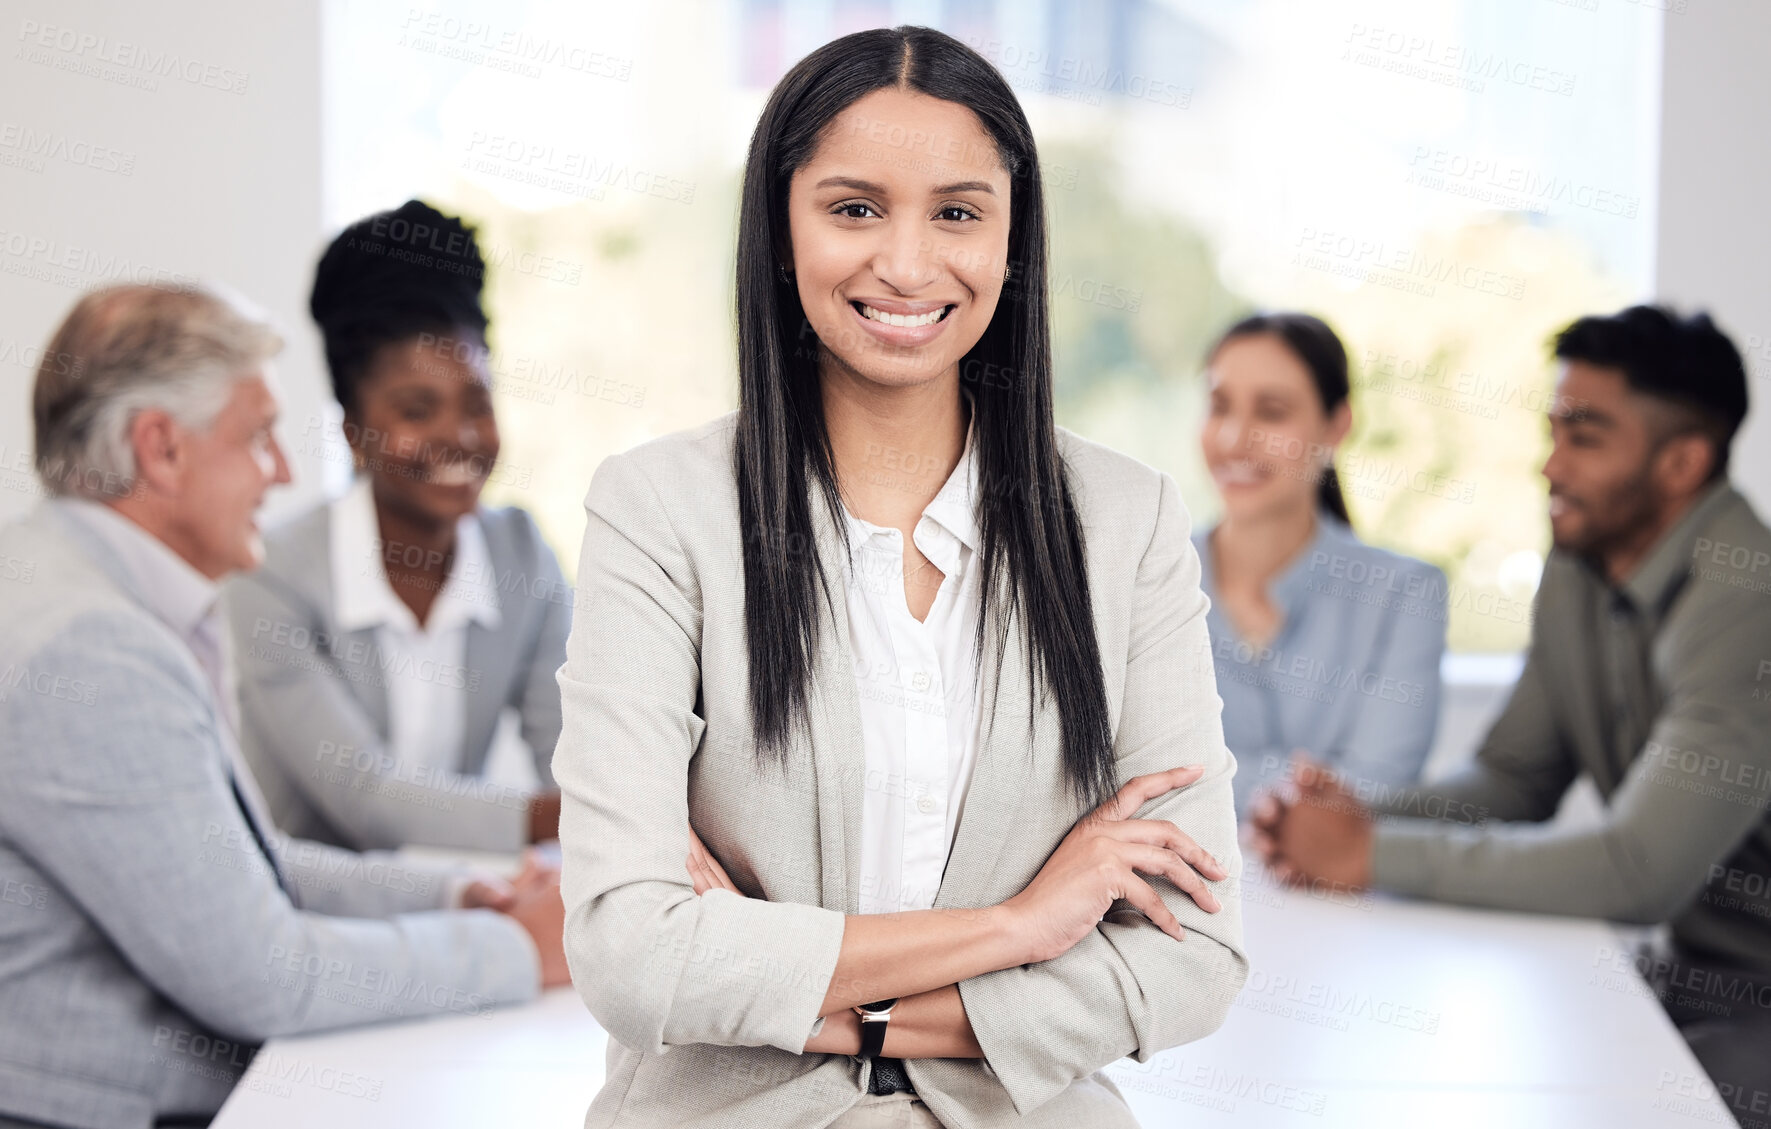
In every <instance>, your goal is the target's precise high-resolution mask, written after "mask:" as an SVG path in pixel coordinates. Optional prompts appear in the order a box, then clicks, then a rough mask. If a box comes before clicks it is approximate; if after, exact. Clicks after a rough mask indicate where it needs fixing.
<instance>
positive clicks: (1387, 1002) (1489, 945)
mask: <svg viewBox="0 0 1771 1129" xmlns="http://www.w3.org/2000/svg"><path fill="white" fill-rule="evenodd" d="M1243 900H1244V907H1245V909H1244V912H1245V922H1246V938H1247V943H1248V948H1249V952H1250V956H1251V960H1252V965H1253V971H1252V972H1251V974H1250V977H1249V982H1248V984H1247V986H1246V987H1245V988H1244V989H1243V992H1242V994H1241V996H1240V997H1238V1000H1237V1004H1236V1006H1235V1007H1233V1008H1231V1011H1230V1016H1229V1018H1228V1020H1227V1021H1226V1022H1225V1023H1224V1025H1223V1027H1222V1028H1221V1029H1220V1030H1218V1031H1217V1032H1216V1033H1214V1034H1213V1035H1211V1036H1209V1037H1208V1038H1205V1039H1202V1040H1200V1041H1198V1042H1196V1043H1192V1044H1189V1045H1187V1046H1182V1047H1177V1048H1175V1049H1173V1050H1171V1051H1167V1052H1164V1053H1163V1054H1160V1055H1157V1056H1156V1057H1155V1058H1153V1059H1152V1060H1151V1061H1150V1062H1148V1063H1138V1062H1135V1061H1133V1060H1130V1059H1125V1060H1122V1061H1120V1062H1118V1063H1115V1064H1114V1065H1113V1066H1110V1067H1108V1074H1109V1076H1111V1077H1112V1078H1113V1079H1114V1081H1115V1082H1116V1083H1117V1084H1118V1085H1119V1087H1120V1089H1121V1090H1122V1091H1123V1092H1124V1093H1125V1095H1126V1099H1127V1100H1128V1101H1129V1102H1130V1103H1131V1105H1132V1108H1133V1110H1134V1111H1135V1112H1136V1113H1137V1116H1138V1119H1139V1121H1140V1123H1141V1124H1143V1125H1145V1126H1148V1127H1151V1129H1156V1127H1164V1129H1166V1127H1169V1126H1179V1125H1188V1126H1194V1125H1198V1126H1218V1125H1224V1126H1228V1125H1235V1126H1237V1127H1238V1129H1260V1127H1268V1126H1272V1127H1279V1126H1298V1127H1311V1129H1338V1127H1341V1126H1347V1127H1358V1129H1370V1127H1373V1126H1392V1125H1393V1126H1413V1125H1431V1126H1433V1129H1463V1127H1465V1126H1468V1127H1471V1129H1476V1127H1480V1129H1495V1127H1496V1126H1505V1127H1506V1129H1534V1127H1538V1126H1542V1127H1544V1129H1575V1127H1582V1126H1594V1127H1603V1129H1634V1127H1637V1126H1641V1127H1649V1126H1653V1127H1656V1129H1659V1127H1663V1126H1687V1125H1697V1124H1699V1123H1702V1124H1707V1125H1714V1126H1722V1127H1729V1126H1732V1125H1733V1124H1734V1121H1733V1119H1732V1117H1730V1115H1729V1114H1728V1111H1727V1110H1726V1108H1725V1107H1724V1106H1723V1105H1722V1104H1721V1103H1720V1101H1719V1100H1718V1099H1717V1098H1716V1096H1715V1092H1714V1090H1713V1088H1712V1087H1711V1086H1710V1085H1709V1082H1708V1080H1707V1078H1705V1076H1704V1074H1703V1071H1702V1068H1701V1067H1699V1066H1698V1064H1697V1062H1696V1060H1695V1059H1694V1058H1693V1057H1692V1056H1691V1053H1690V1051H1689V1050H1688V1049H1687V1048H1686V1046H1685V1043H1684V1042H1683V1040H1682V1039H1681V1038H1680V1037H1679V1034H1678V1032H1677V1030H1675V1029H1674V1027H1673V1025H1672V1023H1671V1022H1670V1021H1669V1020H1668V1019H1667V1018H1666V1015H1665V1013H1664V1012H1662V1010H1661V1008H1660V1005H1659V1004H1658V1003H1657V1002H1656V1001H1655V1000H1654V998H1653V997H1652V996H1650V995H1649V994H1648V992H1647V989H1646V988H1645V987H1644V986H1643V984H1642V983H1641V981H1640V980H1639V978H1637V977H1636V975H1635V974H1634V972H1633V971H1631V970H1630V969H1629V967H1628V965H1627V962H1626V961H1625V960H1624V959H1623V958H1621V957H1616V956H1614V954H1618V953H1621V952H1623V951H1624V944H1623V941H1622V939H1621V938H1620V937H1619V935H1618V934H1617V933H1615V932H1614V931H1613V930H1612V929H1611V928H1610V927H1609V926H1607V925H1605V924H1604V923H1602V922H1593V921H1582V920H1573V919H1563V918H1548V917H1532V916H1524V915H1518V914H1504V913H1493V912H1487V911H1481V910H1468V909H1461V908H1458V907H1453V906H1441V905H1429V904H1424V903H1417V902H1406V901H1400V900H1394V899H1390V898H1385V897H1381V896H1377V897H1373V896H1365V897H1361V898H1356V899H1355V898H1351V897H1347V896H1344V895H1342V896H1331V897H1318V896H1313V895H1311V894H1308V893H1303V892H1298V891H1291V890H1283V889H1278V888H1276V887H1274V886H1273V885H1271V884H1270V883H1268V882H1267V881H1266V880H1265V879H1264V878H1263V877H1261V876H1260V875H1259V874H1258V873H1255V872H1251V875H1250V879H1249V881H1248V882H1247V883H1245V886H1244V890H1243ZM1620 970H1621V971H1620ZM606 1043H607V1036H606V1035H605V1034H604V1033H603V1031H602V1030H601V1028H599V1027H598V1026H597V1024H596V1022H595V1020H593V1019H592V1018H591V1017H590V1015H589V1014H588V1013H587V1012H586V1011H585V1009H584V1006H583V1004H582V1003H581V1002H580V1001H579V999H578V997H577V996H576V994H574V993H573V992H572V991H571V990H570V989H557V990H555V991H552V992H549V993H547V994H546V995H544V996H543V997H542V998H541V999H540V1000H538V1001H536V1002H535V1003H533V1004H529V1005H527V1006H524V1007H515V1008H505V1009H501V1010H497V1011H494V1012H491V1013H489V1014H486V1015H482V1016H478V1017H468V1016H461V1017H449V1018H445V1019H434V1020H424V1021H415V1022H405V1023H394V1024H385V1025H380V1026H376V1027H366V1028H359V1029H355V1030H351V1031H344V1032H338V1033H333V1034H324V1035H310V1036H303V1037H299V1038H290V1039H275V1040H272V1041H271V1042H270V1043H268V1044H267V1045H266V1046H265V1047H264V1049H263V1050H262V1051H260V1052H259V1055H258V1057H257V1058H256V1059H255V1060H254V1062H253V1064H252V1066H251V1068H250V1069H249V1070H248V1072H247V1074H246V1076H245V1078H244V1079H243V1080H242V1082H241V1083H240V1085H239V1087H238V1088H237V1089H236V1090H235V1091H234V1093H233V1095H232V1097H230V1098H229V1099H228V1102H227V1105H226V1106H224V1107H223V1109H222V1111H221V1113H220V1115H219V1116H218V1117H217V1118H216V1120H215V1122H214V1127H215V1129H284V1127H290V1129H309V1127H312V1126H324V1127H325V1129H357V1127H359V1126H360V1127H363V1129H371V1127H373V1129H383V1127H385V1126H387V1125H398V1126H406V1125H423V1126H426V1127H427V1129H452V1127H456V1126H462V1127H466V1126H473V1127H479V1126H505V1125H521V1126H525V1127H534V1129H543V1127H551V1126H560V1127H572V1129H576V1127H577V1126H579V1125H581V1124H582V1123H583V1118H584V1112H585V1109H586V1108H587V1107H588V1106H589V1103H590V1099H591V1097H592V1095H594V1094H595V1093H596V1091H597V1088H598V1087H599V1086H601V1084H602V1080H603V1052H604V1049H605V1046H606ZM1079 1129H1086V1127H1079Z"/></svg>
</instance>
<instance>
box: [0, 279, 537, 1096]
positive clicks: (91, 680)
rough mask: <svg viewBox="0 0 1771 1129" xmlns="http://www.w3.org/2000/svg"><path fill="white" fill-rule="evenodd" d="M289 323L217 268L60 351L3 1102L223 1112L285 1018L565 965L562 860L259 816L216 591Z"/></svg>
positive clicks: (245, 563) (465, 1003)
mask: <svg viewBox="0 0 1771 1129" xmlns="http://www.w3.org/2000/svg"><path fill="white" fill-rule="evenodd" d="M280 346H281V342H280V341H279V340H278V338H277V336H276V334H275V333H274V332H273V331H272V330H271V329H270V328H269V327H268V326H267V325H266V324H264V322H263V321H262V320H260V319H258V318H256V317H254V316H252V315H251V314H249V313H247V312H246V311H244V310H243V309H242V308H241V307H240V305H239V304H238V303H236V302H233V301H230V300H228V299H225V298H223V297H222V296H220V295H219V294H217V293H214V292H212V291H209V290H204V289H199V288H194V287H176V288H150V287H142V286H124V287H116V288H111V289H106V290H101V291H97V292H95V293H92V294H89V295H87V296H86V297H84V298H83V299H81V301H80V302H79V303H78V304H77V305H76V306H75V307H74V309H73V311H72V313H70V314H69V315H68V318H67V320H66V321H65V322H64V323H63V324H62V326H61V328H60V329H59V330H58V332H57V333H56V335H55V337H54V339H53V341H52V342H51V343H50V345H49V347H48V348H47V349H46V350H45V354H44V356H45V361H44V363H43V365H42V366H41V368H40V370H39V372H38V374H37V380H36V385H35V389H34V399H33V413H34V422H35V428H36V466H37V472H38V476H39V478H40V479H41V480H42V482H43V485H44V487H45V488H46V490H47V492H48V493H49V495H50V498H49V499H48V500H47V501H45V502H44V503H43V504H42V505H40V506H39V507H38V508H37V509H36V510H35V511H34V512H33V513H32V514H31V515H30V516H29V517H27V518H26V519H24V520H23V521H20V522H18V523H16V524H13V525H11V526H8V527H6V528H5V529H3V530H0V766H3V767H0V774H3V779H4V781H5V784H4V787H0V1125H52V1126H78V1127H91V1129H100V1127H107V1129H108V1127H123V1126H127V1127H146V1126H150V1125H168V1124H202V1123H205V1122H206V1121H207V1120H208V1118H209V1116H210V1115H212V1114H213V1113H214V1112H215V1110H217V1109H218V1108H219V1107H220V1105H221V1102H222V1101H223V1099H224V1098H225V1097H226V1096H227V1094H228V1091H229V1089H230V1088H231V1087H232V1086H233V1084H234V1082H235V1081H236V1080H237V1079H238V1077H239V1075H240V1073H241V1071H242V1069H243V1068H244V1066H245V1065H246V1064H247V1063H248V1062H249V1061H250V1059H251V1054H252V1050H253V1048H254V1047H255V1046H256V1045H257V1044H258V1043H260V1042H262V1041H264V1040H265V1039H268V1038H270V1037H272V1036H278V1035H289V1034H294V1033H298V1032H304V1031H315V1030H320V1029H323V1028H330V1027H341V1026H348V1025H354V1024H362V1023H369V1022H374V1021H377V1020H383V1019H388V1018H392V1017H396V1016H416V1015H432V1014H447V1013H451V1012H453V1013H462V1014H475V1013H478V1012H480V1011H483V1010H484V1009H487V1008H490V1007H492V1006H495V1005H497V1004H501V1003H507V1002H515V1001H520V1000H526V999H528V998H530V997H532V996H534V995H535V993H536V992H537V990H538V989H539V988H541V987H544V986H551V985H555V984H564V983H566V982H567V980H568V977H567V972H566V968H565V962H564V956H563V954H562V952H561V929H562V920H563V910H562V907H561V903H560V897H559V892H558V877H557V874H554V873H552V872H550V871H544V870H541V869H539V868H534V867H531V868H530V869H528V870H526V871H525V873H524V874H523V875H522V876H520V877H519V878H518V879H517V880H515V881H514V882H512V883H501V882H497V881H478V882H469V881H467V880H466V879H465V878H464V877H463V876H462V875H461V874H460V873H459V872H457V871H453V870H448V869H443V868H436V867H422V866H417V865H412V864H409V863H404V862H402V861H401V860H400V859H398V858H396V857H391V856H386V855H376V854H357V853H354V852H349V851H343V850H339V849H336V848H333V847H328V846H320V845H318V844H312V843H303V842H293V841H281V840H280V839H279V837H278V836H277V835H276V834H275V830H274V828H273V827H272V826H271V825H270V823H269V822H268V820H267V819H266V817H265V816H264V814H263V811H262V801H261V800H260V799H259V797H258V794H257V789H256V787H255V786H254V784H253V782H252V778H251V776H250V774H249V773H248V772H247V770H246V768H245V766H244V764H243V763H242V761H241V759H240V755H239V752H238V749H237V747H236V744H235V738H234V730H235V723H236V718H235V716H234V707H233V704H232V692H231V685H230V677H229V672H228V660H227V652H226V643H225V641H224V640H225V633H224V632H223V630H222V625H221V621H220V617H219V613H218V611H217V608H216V602H217V582H218V581H220V580H221V579H222V578H223V577H224V576H226V575H227V574H228V573H230V572H234V571H237V570H242V569H250V568H253V567H255V566H256V565H257V564H258V563H259V561H260V559H261V558H262V555H263V547H262V545H261V542H260V538H259V533H258V527H257V524H256V521H255V514H256V512H257V510H258V507H259V504H260V502H261V501H262V500H263V498H264V495H265V493H266V491H267V490H268V489H269V488H270V487H272V486H274V485H277V484H280V483H285V482H288V481H289V468H288V466H287V464H286V463H285V462H284V459H283V453H282V451H281V449H280V448H279V447H278V444H277V440H276V437H275V434H274V430H273V429H274V425H275V423H276V416H277V398H276V394H275V392H274V391H273V388H272V386H271V384H270V382H269V379H268V371H267V366H268V362H269V360H270V358H271V357H272V356H273V355H274V354H275V353H276V352H277V351H278V349H279V348H280ZM70 357H71V358H77V360H78V363H76V364H65V363H60V362H59V361H56V362H54V363H52V360H51V359H53V358H70ZM496 911H502V912H496ZM8 1119H11V1120H8Z"/></svg>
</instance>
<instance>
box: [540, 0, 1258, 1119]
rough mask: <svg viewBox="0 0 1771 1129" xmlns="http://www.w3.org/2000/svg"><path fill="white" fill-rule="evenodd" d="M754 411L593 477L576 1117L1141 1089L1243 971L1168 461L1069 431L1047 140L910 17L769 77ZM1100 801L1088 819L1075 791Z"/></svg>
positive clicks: (1054, 1104) (1226, 808)
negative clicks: (597, 1066)
mask: <svg viewBox="0 0 1771 1129" xmlns="http://www.w3.org/2000/svg"><path fill="white" fill-rule="evenodd" d="M739 232H740V234H739V244H738V251H737V295H738V353H739V371H740V407H739V409H738V411H737V412H736V413H733V414H730V415H727V416H724V417H721V418H719V419H717V420H714V421H713V422H711V423H709V424H707V425H705V426H702V427H700V428H698V429H695V430H692V431H688V432H683V433H679V434H675V435H671V436H667V437H665V438H662V439H659V440H655V441H653V442H650V443H646V444H644V445H642V446H640V447H638V448H636V449H634V450H632V451H629V452H627V453H626V454H624V455H620V456H616V457H613V458H610V459H607V460H605V461H604V462H603V464H602V465H601V466H600V467H599V468H598V470H597V472H596V474H595V476H594V477H593V479H592V482H591V485H590V491H589V495H588V497H587V498H586V502H585V508H586V514H587V522H586V531H585V541H584V553H583V557H582V566H581V567H582V572H581V578H580V590H579V599H580V600H581V604H580V610H579V613H578V618H577V622H576V624H575V626H574V629H573V632H572V636H571V639H570V642H569V645H568V652H567V661H566V665H565V667H564V668H563V669H562V670H561V672H560V686H561V691H562V698H563V704H564V713H565V728H564V730H563V731H562V734H561V738H560V744H559V747H558V750H557V752H556V754H555V757H554V772H555V775H556V776H557V778H558V779H559V781H560V786H561V789H562V794H563V804H562V812H561V821H560V842H561V848H562V853H563V859H564V866H563V872H562V881H563V886H562V889H563V893H564V895H565V900H566V906H567V922H566V949H567V952H568V959H569V961H570V963H571V965H572V971H573V979H574V983H575V984H576V985H577V987H578V990H579V992H580V993H581V995H582V996H583V997H584V999H585V1001H586V1003H587V1004H588V1006H589V1007H590V1010H591V1011H592V1013H593V1014H594V1015H595V1016H596V1018H597V1020H598V1021H599V1022H600V1023H601V1024H602V1025H603V1026H604V1027H605V1028H606V1029H607V1030H608V1032H609V1034H610V1036H611V1040H610V1044H609V1060H608V1068H607V1080H606V1082H605V1084H604V1086H603V1088H602V1090H601V1092H600V1093H599V1094H598V1095H597V1097H596V1099H595V1101H594V1102H593V1104H592V1106H591V1108H590V1111H589V1114H588V1118H587V1121H586V1124H587V1125H591V1126H604V1125H616V1124H621V1125H648V1126H650V1125H671V1126H686V1127H703V1129H705V1127H712V1126H755V1127H759V1129H760V1127H764V1126H766V1127H768V1129H783V1127H788V1129H793V1127H803V1129H814V1127H823V1126H829V1125H838V1126H842V1127H844V1129H848V1127H852V1126H860V1125H869V1124H880V1123H885V1122H895V1123H898V1124H914V1125H924V1126H928V1125H942V1126H948V1127H953V1129H962V1127H969V1126H982V1125H1010V1124H1013V1125H1026V1126H1062V1127H1064V1129H1074V1127H1075V1126H1078V1125H1088V1126H1130V1125H1134V1124H1135V1121H1134V1120H1133V1118H1132V1116H1131V1114H1130V1111H1129V1109H1128V1107H1127V1106H1126V1104H1125V1102H1124V1100H1123V1098H1122V1097H1121V1096H1120V1094H1119V1092H1118V1090H1117V1089H1116V1088H1115V1087H1114V1085H1113V1083H1112V1081H1111V1080H1110V1079H1109V1078H1108V1076H1107V1075H1106V1074H1105V1073H1104V1072H1103V1069H1102V1068H1104V1067H1106V1066H1108V1065H1110V1064H1111V1063H1113V1062H1114V1061H1116V1060H1118V1059H1120V1058H1122V1057H1124V1056H1126V1055H1133V1056H1136V1057H1137V1058H1138V1059H1139V1060H1140V1061H1148V1060H1149V1059H1150V1057H1151V1056H1153V1055H1155V1054H1157V1053H1158V1052H1159V1051H1162V1050H1163V1049H1165V1048H1169V1047H1173V1046H1175V1045H1177V1044H1180V1043H1185V1042H1188V1041H1190V1040H1193V1039H1197V1038H1200V1037H1201V1036H1203V1035H1206V1034H1208V1033H1209V1032H1211V1031H1212V1030H1214V1029H1216V1027H1217V1026H1218V1025H1219V1024H1220V1023H1221V1022H1222V1020H1223V1018H1224V1016H1225V1014H1226V1012H1227V1010H1228V1008H1229V1006H1230V1003H1231V1001H1232V1000H1233V999H1234V998H1235V996H1236V993H1237V991H1238V990H1239V989H1240V987H1241V985H1242V982H1243V980H1244V978H1245V976H1246V974H1247V961H1246V958H1245V957H1244V954H1243V951H1242V935H1241V918H1240V913H1239V901H1238V899H1237V897H1236V895H1235V890H1234V882H1233V876H1234V875H1236V874H1237V873H1238V872H1239V870H1240V856H1239V853H1238V850H1237V844H1236V836H1235V820H1234V814H1233V811H1232V804H1231V788H1230V777H1231V775H1232V773H1233V768H1234V764H1233V761H1232V759H1231V757H1230V754H1229V752H1228V750H1227V749H1226V748H1225V746H1224V741H1223V734H1222V730H1221V728H1220V725H1219V720H1218V709H1219V701H1218V697H1217V693H1216V689H1215V686H1214V683H1213V679H1212V668H1211V656H1210V648H1209V642H1208V636H1207V631H1206V623H1205V617H1206V600H1205V597H1204V595H1203V594H1202V593H1201V591H1200V588H1199V561H1198V557H1197V555H1196V554H1195V552H1194V551H1193V548H1192V545H1191V544H1190V543H1189V541H1188V539H1187V517H1186V512H1185V510H1184V509H1183V508H1182V505H1181V502H1180V499H1179V496H1178V494H1177V492H1176V490H1175V486H1174V483H1173V482H1172V481H1171V480H1170V479H1169V478H1168V477H1167V476H1166V475H1162V474H1159V473H1158V472H1156V471H1154V470H1151V469H1150V468H1148V467H1146V466H1144V465H1142V464H1140V463H1138V462H1136V461H1134V460H1132V459H1130V458H1127V457H1125V456H1123V455H1120V454H1117V453H1115V452H1113V451H1110V450H1108V449H1106V448H1104V447H1101V446H1099V445H1097V444H1094V443H1090V442H1088V441H1087V440H1085V439H1082V438H1080V437H1078V436H1075V435H1073V434H1071V433H1070V432H1068V431H1066V430H1064V429H1062V428H1059V427H1056V426H1054V424H1053V422H1052V386H1051V381H1052V374H1051V362H1050V342H1049V331H1048V324H1049V323H1048V320H1047V310H1046V260H1045V246H1046V232H1045V219H1044V208H1043V203H1042V197H1041V188H1040V174H1039V164H1038V156H1037V153H1036V151H1035V148H1034V143H1033V138H1032V133H1031V130H1030V128H1029V127H1028V125H1027V121H1026V118H1025V116H1024V115H1023V114H1022V112H1021V109H1020V106H1019V105H1018V103H1017V102H1016V100H1015V97H1014V94H1013V92H1012V91H1011V90H1010V89H1009V87H1008V86H1007V84H1006V83H1005V82H1004V81H1003V79H1002V77H1001V76H1000V75H999V74H998V73H997V72H996V71H995V70H994V69H993V68H992V67H991V66H990V65H989V64H988V63H987V62H985V61H984V60H983V59H982V58H981V57H980V56H978V55H977V54H976V53H975V52H973V51H971V50H970V49H969V48H967V47H965V46H964V45H962V44H960V43H959V42H958V41H956V40H954V39H952V38H950V37H948V36H946V35H943V34H941V33H939V32H935V31H931V30H929V29H926V28H898V29H895V30H884V29H881V30H874V31H866V32H860V33H857V34H855V35H851V36H847V37H845V38H843V39H840V40H837V41H835V42H833V43H831V44H828V45H826V46H824V47H822V48H820V49H818V50H816V51H814V52H812V53H811V54H810V55H808V56H807V57H806V58H805V59H803V60H801V61H800V62H799V63H798V64H796V65H795V66H794V67H793V69H792V70H791V71H789V72H788V74H787V75H786V77H784V78H783V79H782V80H781V82H780V84H779V85H778V86H777V87H776V89H775V91H774V93H773V94H772V95H771V97H770V99H769V101H768V103H767V105H766V107H765V108H764V110H763V113H762V118H761V121H760V122H759V124H758V126H757V129H756V132H755V135H754V137H753V139H752V142H751V147H750V154H749V158H748V161H747V166H746V171H745V178H744V185H743V194H742V214H741V216H740V222H739ZM1085 816H1089V818H1084V817H1085Z"/></svg>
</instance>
